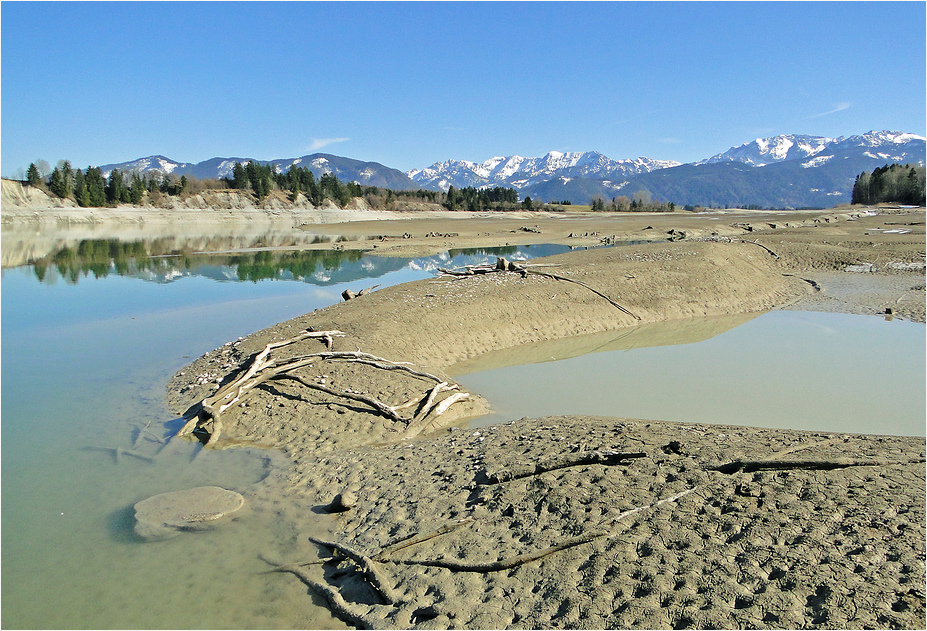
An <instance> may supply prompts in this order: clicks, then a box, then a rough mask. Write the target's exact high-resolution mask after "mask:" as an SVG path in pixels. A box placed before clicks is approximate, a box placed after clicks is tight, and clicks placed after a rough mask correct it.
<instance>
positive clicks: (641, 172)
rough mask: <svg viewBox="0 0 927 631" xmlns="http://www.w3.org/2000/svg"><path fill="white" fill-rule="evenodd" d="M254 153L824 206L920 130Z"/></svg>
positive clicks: (224, 169) (489, 181)
mask: <svg viewBox="0 0 927 631" xmlns="http://www.w3.org/2000/svg"><path fill="white" fill-rule="evenodd" d="M252 160H253V159H252V158H237V157H232V158H221V157H216V158H211V159H209V160H204V161H203V162H198V163H188V162H177V161H174V160H171V159H170V158H167V157H165V156H163V155H154V156H148V157H146V158H139V159H137V160H134V161H130V162H123V163H116V164H108V165H103V166H102V167H100V168H101V170H102V171H103V172H104V175H105V176H108V174H109V172H110V171H111V170H112V169H114V168H117V169H119V170H120V171H128V172H137V173H142V174H143V173H148V172H151V171H156V170H157V171H160V172H161V173H165V174H167V173H170V174H174V175H176V176H180V175H184V174H190V175H193V176H194V177H197V178H201V179H205V178H221V177H229V176H230V175H231V170H232V167H233V166H234V164H235V162H241V163H246V162H249V161H252ZM253 161H255V162H258V163H260V164H273V165H274V166H275V167H276V168H277V170H279V171H281V172H285V171H287V170H288V169H290V168H292V167H293V166H302V167H306V168H309V169H310V170H311V171H313V173H314V174H315V175H316V177H320V176H321V175H322V174H323V173H326V172H331V173H334V174H335V176H337V177H338V178H339V179H340V180H343V181H355V182H357V183H358V184H361V185H363V186H378V187H383V188H391V189H394V190H415V189H428V190H438V191H447V190H448V189H449V188H450V187H451V186H454V187H455V188H458V189H460V188H465V187H468V186H472V187H475V188H489V187H494V186H502V187H507V188H514V189H516V190H517V191H518V192H519V194H520V195H521V196H522V197H523V198H524V197H526V196H530V197H532V198H535V199H540V200H544V201H551V200H558V201H559V200H569V201H571V202H573V203H589V202H590V201H591V200H592V199H593V198H594V197H596V196H599V197H603V198H605V199H610V198H612V197H615V196H619V195H625V196H628V197H631V196H633V195H634V194H636V193H638V192H646V193H648V194H650V195H652V196H653V197H654V198H657V199H663V200H665V201H673V202H675V203H677V204H680V205H682V204H697V205H738V204H739V205H744V204H756V205H760V206H764V207H766V206H769V207H809V206H824V207H826V206H833V205H836V204H839V203H845V202H848V201H849V195H850V191H851V189H852V185H853V181H854V179H855V177H856V176H857V175H858V174H859V173H861V172H862V171H871V170H873V169H874V168H876V167H879V166H882V165H883V164H887V163H892V162H914V163H920V164H923V163H924V161H925V138H924V137H923V136H918V135H916V134H911V133H906V132H898V131H888V130H882V131H875V130H873V131H870V132H867V133H865V134H857V135H852V136H846V137H844V136H841V137H838V138H827V137H823V136H811V135H806V134H780V135H778V136H772V137H768V138H757V139H754V140H753V141H750V142H747V143H744V144H742V145H739V146H737V147H731V148H730V149H728V150H727V151H725V152H723V153H719V154H716V155H714V156H711V157H709V158H705V159H704V160H699V161H696V162H690V163H685V164H683V163H680V162H677V161H675V160H655V159H651V158H646V157H638V158H634V159H622V160H614V159H612V158H609V157H607V156H605V155H603V154H601V153H599V152H597V151H574V152H560V151H549V152H548V153H546V154H545V155H544V156H540V157H534V158H531V157H524V156H519V155H511V156H494V157H492V158H489V159H487V160H484V161H482V162H474V161H468V160H454V159H448V160H444V161H439V162H435V163H434V164H432V165H430V166H428V167H425V168H423V169H412V170H409V171H406V172H402V171H400V170H398V169H393V168H390V167H387V166H385V165H383V164H380V163H378V162H370V161H362V160H355V159H353V158H345V157H341V156H335V155H332V154H326V153H314V154H309V155H305V156H300V157H298V158H281V159H275V160H253ZM783 165H785V166H783ZM741 167H746V168H741ZM772 167H775V168H772ZM764 169H765V170H766V172H765V173H764V172H763V170H764Z"/></svg>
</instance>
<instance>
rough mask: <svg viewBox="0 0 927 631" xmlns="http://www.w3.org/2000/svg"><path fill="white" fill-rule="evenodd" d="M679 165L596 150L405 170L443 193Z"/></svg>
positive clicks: (453, 162)
mask: <svg viewBox="0 0 927 631" xmlns="http://www.w3.org/2000/svg"><path fill="white" fill-rule="evenodd" d="M680 164H681V163H680V162H676V161H674V160H652V159H650V158H637V159H636V160H612V159H611V158H608V157H606V156H604V155H602V154H601V153H599V152H597V151H581V152H580V151H574V152H569V153H562V152H560V151H551V152H550V153H548V154H547V155H545V156H543V157H540V158H524V157H522V156H517V155H516V156H508V157H495V158H490V159H489V160H486V161H484V162H469V161H467V160H447V161H445V162H436V163H435V164H433V165H431V166H430V167H427V168H425V169H421V170H418V169H416V170H412V171H407V172H406V175H408V176H409V177H410V178H412V180H413V181H414V182H415V183H417V184H418V185H419V186H421V187H422V188H428V189H439V190H442V191H446V190H448V189H449V188H450V187H451V186H455V187H457V188H461V187H463V186H474V187H476V188H481V187H486V186H506V187H511V188H515V189H518V190H520V189H523V188H526V187H528V186H532V185H535V184H539V183H541V182H546V181H548V180H551V179H554V178H560V177H568V178H572V177H587V178H602V179H616V178H618V179H620V178H626V177H628V176H631V175H637V174H639V173H648V172H650V171H655V170H656V169H665V168H667V167H674V166H678V165H680Z"/></svg>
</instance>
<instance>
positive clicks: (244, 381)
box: [176, 331, 469, 447]
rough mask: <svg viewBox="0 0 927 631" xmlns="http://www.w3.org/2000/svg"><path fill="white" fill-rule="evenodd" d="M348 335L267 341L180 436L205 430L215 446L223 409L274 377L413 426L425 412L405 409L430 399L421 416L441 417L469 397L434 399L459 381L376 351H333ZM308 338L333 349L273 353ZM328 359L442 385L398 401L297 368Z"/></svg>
mask: <svg viewBox="0 0 927 631" xmlns="http://www.w3.org/2000/svg"><path fill="white" fill-rule="evenodd" d="M343 336H344V333H342V332H341V331H303V332H302V333H300V334H299V335H296V336H294V337H292V338H290V339H287V340H281V341H278V342H271V343H269V344H267V346H265V347H264V349H263V350H261V351H260V352H258V353H256V354H255V355H253V356H252V357H251V358H249V360H247V361H246V362H244V363H243V367H242V370H241V372H240V374H239V375H238V376H237V377H235V378H234V379H232V380H231V381H230V382H229V383H227V384H225V385H224V386H222V387H220V388H219V390H218V391H217V392H216V393H215V394H213V395H211V396H209V397H206V398H205V399H203V400H202V401H201V402H200V403H199V404H198V405H196V406H194V407H193V408H191V411H190V412H189V413H188V414H187V416H185V417H184V418H185V420H186V422H185V423H184V426H183V427H182V428H181V429H180V430H179V431H178V432H177V434H176V436H185V435H188V434H191V433H193V432H194V431H197V430H201V431H204V432H208V434H209V439H208V441H207V442H206V446H207V447H211V446H213V445H215V443H216V442H217V441H218V440H219V436H220V435H221V433H222V413H223V412H225V411H226V410H227V409H229V408H230V407H232V406H233V405H235V404H237V403H239V402H241V401H242V400H243V399H244V398H245V397H246V396H247V395H248V394H249V393H251V392H253V391H254V390H255V389H257V388H258V387H259V386H261V385H263V384H266V383H268V382H270V381H279V380H284V379H287V380H291V381H296V382H297V383H299V384H300V385H302V386H303V387H305V388H308V389H311V390H317V391H319V392H324V393H326V394H329V395H331V396H335V397H339V398H343V399H348V400H350V401H356V402H359V403H363V404H364V405H367V406H369V407H371V408H373V410H375V411H376V412H377V413H379V414H382V415H383V416H386V417H387V418H389V419H391V420H393V421H397V422H402V423H405V424H406V426H407V427H408V426H409V425H410V424H412V422H413V421H414V420H416V418H418V417H419V415H416V416H413V417H412V418H406V417H403V416H402V415H401V414H400V411H402V410H404V409H407V408H409V407H412V406H414V405H416V404H418V403H420V402H421V401H423V400H426V402H427V405H425V406H423V408H424V411H423V412H420V414H421V418H425V417H427V416H428V414H429V413H432V414H434V416H438V415H440V414H441V413H443V412H444V411H446V410H447V408H448V407H449V406H450V405H452V404H453V403H455V402H456V401H460V400H462V399H464V398H466V396H469V395H466V396H459V395H460V394H463V393H458V395H452V396H451V397H448V398H447V399H444V400H443V401H440V402H439V403H437V404H434V397H435V396H436V395H437V394H438V393H439V392H442V391H444V390H452V389H456V388H457V387H458V386H457V385H456V384H455V385H454V386H448V384H447V382H444V381H442V380H441V379H440V378H438V377H437V376H435V375H432V374H430V373H427V372H424V371H421V370H418V369H415V368H413V367H412V366H411V365H409V364H408V363H404V362H393V361H390V360H388V359H384V358H383V357H378V356H376V355H371V354H370V353H363V352H361V351H333V350H331V348H332V344H333V342H332V338H334V337H343ZM307 339H318V340H322V341H324V342H325V346H326V348H327V349H328V350H326V351H320V352H316V353H309V354H305V355H298V356H295V357H290V358H285V359H281V358H277V357H274V356H273V355H272V352H273V351H274V350H276V349H279V348H282V347H284V346H288V345H290V344H293V343H296V342H300V341H303V340H307ZM327 360H340V361H348V362H356V363H361V364H365V365H369V366H373V367H374V368H378V369H380V370H399V371H402V372H406V373H408V374H410V375H412V376H414V377H416V378H419V379H424V380H427V381H434V382H436V383H437V384H438V385H437V386H435V387H434V388H432V389H431V391H430V393H428V394H427V395H426V397H427V399H426V397H413V398H412V399H411V400H410V401H408V402H406V403H403V404H400V405H395V406H393V405H389V404H388V403H385V402H383V401H380V400H379V399H377V398H375V397H372V396H367V395H364V394H360V393H357V392H352V391H347V390H336V389H335V388H331V387H329V386H326V385H324V384H321V383H313V382H311V381H308V380H307V379H305V378H303V377H301V376H300V375H298V374H296V373H295V371H296V370H297V369H299V368H304V367H306V366H309V365H310V364H312V363H314V362H317V361H327ZM451 399H452V400H451Z"/></svg>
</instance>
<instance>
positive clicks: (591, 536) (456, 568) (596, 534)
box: [389, 487, 698, 573]
mask: <svg viewBox="0 0 927 631" xmlns="http://www.w3.org/2000/svg"><path fill="white" fill-rule="evenodd" d="M697 489H698V487H694V488H691V489H686V490H685V491H682V492H681V493H676V494H675V495H672V496H670V497H666V498H664V499H662V500H659V501H657V502H654V503H653V504H648V505H646V506H639V507H637V508H632V509H630V510H626V511H624V512H623V513H621V514H619V515H618V516H617V517H615V518H613V519H610V520H607V523H606V524H605V525H600V526H599V527H597V528H594V529H593V530H590V531H589V532H586V533H584V534H582V535H579V536H577V537H573V538H570V539H567V540H565V541H562V542H560V543H558V544H555V545H553V546H550V547H548V548H544V549H543V550H537V551H535V552H529V553H527V554H520V555H518V556H514V557H509V558H507V559H499V560H498V561H489V562H486V563H460V562H457V561H445V560H443V559H437V560H420V559H409V560H402V561H389V562H390V563H399V564H402V565H422V566H427V567H441V568H445V569H448V570H451V571H453V572H479V573H488V572H499V571H502V570H508V569H511V568H513V567H517V566H519V565H524V564H525V563H531V562H532V561H537V560H538V559H542V558H544V557H546V556H548V555H550V554H553V553H555V552H560V551H561V550H567V549H569V548H574V547H576V546H579V545H582V544H584V543H589V542H590V541H594V540H596V539H599V538H602V537H609V536H614V535H615V532H614V526H615V525H616V524H617V523H618V522H621V521H623V520H626V519H627V518H629V517H632V516H634V515H638V514H640V513H642V512H643V511H645V510H648V509H651V508H657V507H659V506H662V505H664V504H668V503H670V502H675V501H677V500H679V499H681V498H683V497H685V496H686V495H688V494H690V493H692V492H693V491H695V490H697Z"/></svg>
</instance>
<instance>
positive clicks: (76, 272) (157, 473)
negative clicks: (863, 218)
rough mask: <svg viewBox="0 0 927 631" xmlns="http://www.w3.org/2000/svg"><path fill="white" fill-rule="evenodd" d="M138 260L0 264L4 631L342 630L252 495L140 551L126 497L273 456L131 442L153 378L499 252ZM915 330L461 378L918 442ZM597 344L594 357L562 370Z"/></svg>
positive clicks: (732, 342) (813, 329) (71, 257)
mask: <svg viewBox="0 0 927 631" xmlns="http://www.w3.org/2000/svg"><path fill="white" fill-rule="evenodd" d="M133 248H134V249H133ZM133 251H135V253H136V254H138V248H137V247H135V246H133V245H132V244H115V245H114V244H113V243H106V244H103V243H92V244H90V245H87V246H86V247H84V249H83V251H80V248H72V249H70V250H68V251H66V252H61V251H59V252H57V253H53V254H51V255H49V256H48V257H46V258H45V259H43V260H41V261H37V262H36V264H35V265H29V266H23V267H18V268H14V269H6V270H4V271H3V275H2V283H0V287H2V398H0V402H2V481H3V489H2V490H3V492H2V525H3V529H2V546H3V554H2V601H3V608H2V626H3V627H6V628H22V627H46V628H343V626H344V625H342V624H341V623H340V622H338V621H337V620H334V619H332V618H331V616H330V615H328V613H327V610H326V609H325V608H324V607H321V606H318V603H316V604H315V605H314V604H313V602H314V601H313V600H312V599H311V598H310V597H309V596H308V595H307V589H306V588H305V587H304V586H302V585H301V584H300V583H299V582H298V581H297V580H296V579H295V578H294V577H292V576H290V575H284V574H262V572H263V571H265V570H266V569H267V568H268V566H267V565H266V564H265V563H263V562H262V561H261V560H260V559H259V555H261V554H266V555H269V556H276V557H278V558H281V559H285V560H292V559H293V555H298V554H304V555H305V554H307V551H308V549H309V548H308V547H307V546H306V544H305V541H304V537H301V536H300V532H301V531H302V530H306V529H311V528H314V527H319V528H322V527H323V525H322V524H313V523H305V522H301V523H299V524H294V523H292V522H291V521H288V520H287V519H285V516H284V517H281V515H282V513H279V512H275V510H274V509H273V508H272V507H268V506H266V505H264V506H261V505H260V503H259V502H256V504H258V507H257V508H256V509H255V510H254V511H253V512H252V513H251V514H248V515H246V516H245V517H243V518H242V519H240V520H237V521H235V522H232V523H230V524H228V525H226V526H224V527H223V528H220V529H217V530H215V531H211V532H206V533H197V534H184V535H181V536H179V537H177V538H175V539H172V540H169V541H164V542H157V543H141V542H139V541H138V540H136V539H135V538H134V536H133V534H132V509H131V507H132V505H133V504H134V503H135V502H137V501H139V500H141V499H144V498H146V497H149V496H151V495H154V494H157V493H162V492H165V491H170V490H178V489H184V488H190V487H193V486H199V485H205V484H215V485H219V486H223V487H226V488H230V489H236V490H240V491H243V492H246V493H248V492H250V491H253V490H254V489H256V488H258V487H257V486H256V485H258V483H259V481H260V480H262V479H263V478H264V477H265V476H267V475H268V473H269V472H271V471H274V470H277V468H278V467H279V463H278V462H277V459H276V457H275V456H274V455H273V454H269V453H266V452H261V451H258V450H254V449H232V450H225V451H221V452H209V453H206V454H200V452H199V447H198V446H196V445H194V444H192V443H189V442H185V441H171V442H169V443H168V444H167V445H162V444H161V443H159V442H157V441H156V440H154V439H152V438H150V437H149V436H148V435H147V434H140V431H141V430H142V428H145V427H147V428H148V431H151V432H152V434H154V435H156V436H158V437H165V436H167V435H168V434H169V433H170V431H171V430H172V429H175V425H176V424H175V425H172V424H171V423H170V421H171V415H170V414H169V412H168V410H166V409H165V407H164V404H163V396H164V384H165V382H166V380H167V378H168V377H169V376H170V375H171V374H172V373H173V372H174V371H176V370H177V369H179V368H180V367H182V366H183V365H184V364H186V363H187V362H189V361H190V360H191V359H192V358H195V357H197V356H199V355H200V354H202V353H203V352H205V351H208V350H211V349H213V348H215V347H217V346H219V345H221V344H223V343H225V342H227V341H230V340H234V339H236V338H238V337H239V336H244V335H248V334H249V333H252V332H254V331H256V330H259V329H261V328H264V327H267V326H270V325H273V324H275V323H277V322H280V321H282V320H286V319H289V318H292V317H295V316H297V315H301V314H303V313H306V312H308V311H312V310H313V309H317V308H320V307H324V306H327V305H330V304H333V303H335V302H338V300H339V299H340V294H341V292H342V291H343V290H344V289H347V288H349V289H352V290H354V291H358V290H360V289H362V288H364V287H368V286H370V285H373V284H377V283H380V284H382V285H390V284H395V283H400V282H406V281H409V280H415V279H419V278H426V277H428V276H430V275H431V274H432V272H433V270H434V269H435V268H436V267H437V266H439V265H440V266H448V265H462V264H467V263H475V262H479V261H484V260H485V261H488V260H493V258H494V256H495V255H496V254H497V253H499V252H495V251H494V252H479V251H466V252H455V253H453V260H451V256H450V255H444V256H441V257H431V258H426V259H413V260H399V259H384V258H378V257H372V256H359V255H356V254H345V255H341V256H335V255H331V254H326V255H322V254H305V253H304V254H293V253H291V254H279V253H277V254H271V253H260V252H259V253H252V254H247V255H239V256H238V258H232V257H231V256H225V257H201V256H192V255H189V254H183V253H181V254H172V255H171V256H165V257H144V256H142V257H137V258H136V257H133V256H130V254H132V252H133ZM560 251H563V248H556V247H546V246H536V247H533V248H528V249H525V248H519V249H518V250H515V249H514V248H511V249H508V250H506V251H504V252H501V254H504V255H505V256H508V257H509V258H518V257H532V256H543V255H548V254H554V253H558V252H560ZM747 320H749V318H747ZM699 326H700V325H699ZM696 328H698V327H696ZM924 329H925V327H924V326H923V325H916V324H911V323H905V322H898V321H895V322H885V321H883V320H881V319H879V318H862V317H854V316H834V315H824V314H810V313H798V312H777V313H772V314H768V315H764V316H761V317H758V318H756V319H754V320H749V321H746V322H743V321H737V322H723V323H720V324H719V325H718V326H714V325H711V326H708V327H707V328H704V329H698V330H695V331H693V330H686V331H683V332H682V333H680V332H679V331H678V330H672V331H669V332H667V330H657V331H654V330H650V331H645V332H643V333H640V332H635V333H633V334H630V337H631V338H633V339H632V342H631V344H630V345H629V344H627V342H626V341H625V342H622V341H620V340H619V341H616V340H615V339H614V338H611V339H594V340H584V341H578V342H575V343H572V342H571V344H573V346H571V347H570V348H564V347H558V348H555V349H552V348H551V347H538V348H534V349H527V350H526V352H528V353H529V354H528V355H527V356H526V357H525V358H524V359H523V360H521V361H527V362H534V363H531V364H529V365H528V366H524V367H522V368H512V367H505V366H506V365H507V363H511V362H512V357H508V358H504V357H503V358H502V359H498V358H497V359H496V360H491V358H490V361H489V363H485V362H484V363H483V367H492V370H491V371H490V372H485V371H484V372H479V371H481V370H483V368H481V366H480V364H479V362H475V363H473V365H471V366H469V367H468V368H467V371H468V372H470V373H471V374H469V375H466V376H464V377H462V378H461V380H462V381H463V383H465V384H466V385H467V386H469V387H471V388H474V389H475V390H477V391H479V392H481V393H483V394H485V395H486V396H487V398H489V400H490V401H491V402H492V403H493V405H494V406H495V408H496V409H497V410H498V415H497V416H496V417H494V420H507V419H509V418H517V417H520V416H524V415H548V414H560V413H593V414H609V415H618V416H636V417H644V418H665V419H672V420H684V421H706V422H725V423H737V424H746V425H750V424H759V425H772V426H785V427H804V428H814V429H820V428H826V429H827V431H870V432H881V433H911V434H914V435H923V426H924V399H925V393H924V381H925V377H924V365H923V356H924ZM635 340H636V341H635ZM655 340H657V341H659V340H662V342H661V343H670V344H672V345H670V346H653V344H654V343H655ZM696 340H701V341H697V343H696ZM685 342H690V343H685ZM630 347H634V348H633V350H627V349H628V348H630ZM577 348H578V349H579V350H577ZM597 349H606V350H603V351H602V352H597V353H592V354H588V355H584V356H582V357H573V355H575V354H577V353H579V352H582V353H588V352H589V351H592V350H597ZM531 353H534V354H533V355H532V354H531ZM551 357H557V358H566V359H561V360H560V361H557V362H551V361H546V360H548V359H550V358H551ZM474 371H477V372H474ZM507 371H508V372H507ZM898 419H902V421H901V422H902V425H893V424H892V423H895V422H896V421H897V420H898ZM899 428H900V429H899ZM116 447H122V448H127V449H134V450H135V451H136V452H137V453H139V454H141V455H144V456H147V457H151V458H153V461H148V460H144V459H140V458H135V457H133V456H130V455H125V454H124V455H123V456H122V458H121V459H120V460H119V461H118V463H117V460H116V454H115V448H116ZM304 518H305V519H307V520H310V521H311V520H312V519H313V517H312V516H311V514H310V515H304Z"/></svg>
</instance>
